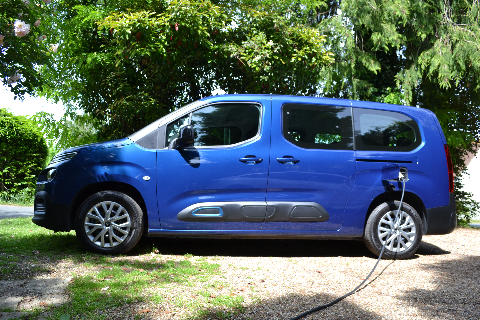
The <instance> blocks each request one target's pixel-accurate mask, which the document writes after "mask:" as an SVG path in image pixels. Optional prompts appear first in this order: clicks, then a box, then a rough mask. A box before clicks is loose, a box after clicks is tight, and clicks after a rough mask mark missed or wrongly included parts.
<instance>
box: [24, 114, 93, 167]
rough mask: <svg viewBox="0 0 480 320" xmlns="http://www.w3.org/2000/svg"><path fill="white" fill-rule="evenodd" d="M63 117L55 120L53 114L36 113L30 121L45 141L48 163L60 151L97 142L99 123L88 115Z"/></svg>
mask: <svg viewBox="0 0 480 320" xmlns="http://www.w3.org/2000/svg"><path fill="white" fill-rule="evenodd" d="M71 117H72V118H73V120H72V119H70V117H69V115H64V116H63V117H62V118H61V119H60V120H56V119H54V117H53V114H51V113H47V112H43V111H42V112H37V113H36V114H35V115H34V116H33V117H31V118H30V119H31V120H32V121H34V122H35V123H36V124H37V126H38V127H39V129H40V130H41V132H42V133H43V136H44V137H45V138H46V140H47V145H48V157H47V162H49V161H50V160H51V159H52V158H53V157H54V156H55V154H57V153H58V152H60V151H61V150H64V149H68V148H71V147H76V146H80V145H84V144H89V143H95V142H98V138H97V132H98V127H99V126H100V123H98V121H95V119H92V117H91V116H89V115H88V114H86V115H85V114H84V115H78V114H76V115H71Z"/></svg>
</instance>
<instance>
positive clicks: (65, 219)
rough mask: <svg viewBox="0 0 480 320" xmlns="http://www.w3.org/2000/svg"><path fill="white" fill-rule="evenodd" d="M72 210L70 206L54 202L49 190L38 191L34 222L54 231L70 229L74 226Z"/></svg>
mask: <svg viewBox="0 0 480 320" xmlns="http://www.w3.org/2000/svg"><path fill="white" fill-rule="evenodd" d="M70 211H71V208H70V206H68V205H63V204H58V203H53V202H52V201H51V199H50V196H49V194H48V193H47V192H45V191H38V192H37V193H36V194H35V204H34V215H33V218H32V222H33V223H35V224H36V225H39V226H41V227H44V228H47V229H50V230H53V231H70V230H72V226H73V224H72V221H71V218H70Z"/></svg>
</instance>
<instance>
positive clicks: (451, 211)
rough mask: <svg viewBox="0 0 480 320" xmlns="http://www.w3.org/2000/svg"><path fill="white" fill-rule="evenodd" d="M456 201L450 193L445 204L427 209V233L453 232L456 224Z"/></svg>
mask: <svg viewBox="0 0 480 320" xmlns="http://www.w3.org/2000/svg"><path fill="white" fill-rule="evenodd" d="M455 206H456V201H455V196H454V195H453V193H450V202H449V204H448V205H447V206H443V207H436V208H430V209H427V233H426V234H447V233H451V232H453V230H455V227H456V226H457V213H456V207H455Z"/></svg>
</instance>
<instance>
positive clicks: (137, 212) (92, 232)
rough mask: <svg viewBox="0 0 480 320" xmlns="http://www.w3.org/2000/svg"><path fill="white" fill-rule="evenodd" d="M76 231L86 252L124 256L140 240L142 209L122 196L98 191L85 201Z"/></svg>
mask: <svg viewBox="0 0 480 320" xmlns="http://www.w3.org/2000/svg"><path fill="white" fill-rule="evenodd" d="M75 231H76V233H77V238H78V239H79V241H80V243H81V244H82V245H83V246H84V247H85V249H87V250H88V251H92V252H97V253H101V254H122V253H126V252H127V251H129V250H131V249H132V248H133V247H134V246H135V245H136V244H137V243H138V241H139V240H140V238H141V236H142V233H143V213H142V209H141V208H140V206H139V205H138V204H137V203H136V202H135V200H133V199H132V198H131V197H129V196H128V195H126V194H124V193H121V192H117V191H101V192H98V193H95V194H94V195H92V196H90V197H89V198H87V200H85V201H84V202H83V204H82V205H81V206H80V208H79V209H78V212H77V216H76V219H75Z"/></svg>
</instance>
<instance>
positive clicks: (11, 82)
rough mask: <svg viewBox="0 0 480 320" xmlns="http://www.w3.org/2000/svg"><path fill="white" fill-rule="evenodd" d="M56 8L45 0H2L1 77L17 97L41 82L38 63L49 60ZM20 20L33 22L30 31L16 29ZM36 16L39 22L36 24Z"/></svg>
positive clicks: (30, 24) (0, 33) (29, 91)
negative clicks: (20, 31) (17, 31)
mask: <svg viewBox="0 0 480 320" xmlns="http://www.w3.org/2000/svg"><path fill="white" fill-rule="evenodd" d="M54 10H55V8H54V5H53V4H52V5H46V4H45V3H44V2H43V1H42V0H30V1H26V2H24V1H22V0H0V37H3V38H2V39H0V77H1V80H2V82H3V84H4V85H6V86H8V87H9V88H10V90H11V91H12V92H14V93H15V95H16V96H17V97H20V98H22V97H23V95H24V94H25V93H33V92H34V91H35V90H36V89H37V88H39V87H40V86H41V85H42V82H41V79H40V74H39V73H38V67H39V65H43V64H48V61H49V57H50V54H51V52H50V51H51V49H50V46H51V45H52V42H51V41H52V39H51V34H52V19H51V18H52V17H53V16H54V12H55V11H54ZM17 20H19V21H22V22H24V23H26V24H28V25H29V26H30V31H29V32H28V33H27V34H25V35H20V34H17V33H16V32H15V26H14V23H15V21H17ZM37 20H40V21H39V23H40V25H38V26H35V22H36V21H37ZM53 43H54V42H53ZM16 75H18V77H19V78H20V77H21V78H20V79H18V78H15V76H16Z"/></svg>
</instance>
